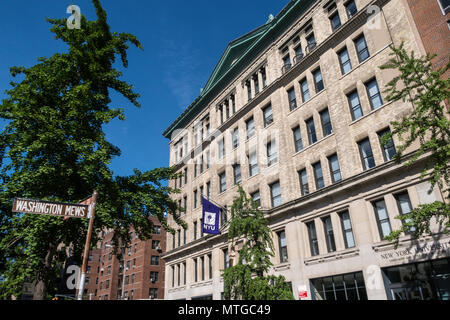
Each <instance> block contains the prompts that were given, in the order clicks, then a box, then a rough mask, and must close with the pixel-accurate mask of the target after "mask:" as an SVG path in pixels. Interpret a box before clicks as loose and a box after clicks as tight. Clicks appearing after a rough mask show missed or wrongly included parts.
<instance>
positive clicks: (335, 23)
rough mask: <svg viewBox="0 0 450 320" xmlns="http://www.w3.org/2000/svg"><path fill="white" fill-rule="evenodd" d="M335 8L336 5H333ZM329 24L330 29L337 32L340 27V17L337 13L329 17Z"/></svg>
mask: <svg viewBox="0 0 450 320" xmlns="http://www.w3.org/2000/svg"><path fill="white" fill-rule="evenodd" d="M334 6H336V5H334ZM329 19H330V23H331V28H332V29H333V31H336V30H338V29H339V28H340V27H341V25H342V24H341V17H339V12H337V10H336V12H335V13H333V14H332V15H331V16H330V17H329Z"/></svg>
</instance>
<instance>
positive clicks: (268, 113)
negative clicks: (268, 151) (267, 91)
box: [263, 105, 273, 127]
mask: <svg viewBox="0 0 450 320" xmlns="http://www.w3.org/2000/svg"><path fill="white" fill-rule="evenodd" d="M263 114H264V127H267V126H269V125H271V124H272V123H273V113H272V106H271V105H269V106H267V107H265V108H264V109H263Z"/></svg>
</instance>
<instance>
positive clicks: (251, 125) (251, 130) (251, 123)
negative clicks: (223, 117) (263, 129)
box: [245, 117, 255, 139]
mask: <svg viewBox="0 0 450 320" xmlns="http://www.w3.org/2000/svg"><path fill="white" fill-rule="evenodd" d="M245 124H246V127H247V139H250V138H251V137H253V136H254V135H255V120H254V119H253V117H251V118H250V119H248V120H247V121H246V122H245Z"/></svg>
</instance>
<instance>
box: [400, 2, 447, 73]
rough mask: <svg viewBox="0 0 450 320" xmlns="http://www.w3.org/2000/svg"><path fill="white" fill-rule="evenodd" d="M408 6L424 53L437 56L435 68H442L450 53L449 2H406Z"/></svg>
mask: <svg viewBox="0 0 450 320" xmlns="http://www.w3.org/2000/svg"><path fill="white" fill-rule="evenodd" d="M408 4H409V7H410V9H411V14H412V17H413V19H414V23H415V25H416V27H417V30H418V32H419V35H420V37H421V39H422V41H423V46H424V48H425V51H426V52H428V53H432V54H436V55H437V57H436V58H435V59H434V61H433V62H434V64H435V66H436V68H442V67H444V66H445V65H446V64H447V63H448V62H449V52H450V1H449V0H408ZM448 75H449V74H448V73H447V75H446V76H447V77H448Z"/></svg>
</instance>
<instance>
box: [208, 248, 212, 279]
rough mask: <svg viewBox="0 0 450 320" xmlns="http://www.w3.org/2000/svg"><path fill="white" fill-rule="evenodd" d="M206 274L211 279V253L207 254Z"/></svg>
mask: <svg viewBox="0 0 450 320" xmlns="http://www.w3.org/2000/svg"><path fill="white" fill-rule="evenodd" d="M208 276H209V279H212V276H213V270H212V254H208Z"/></svg>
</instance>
